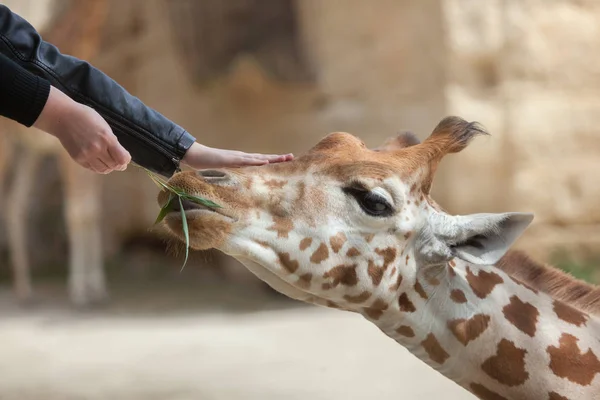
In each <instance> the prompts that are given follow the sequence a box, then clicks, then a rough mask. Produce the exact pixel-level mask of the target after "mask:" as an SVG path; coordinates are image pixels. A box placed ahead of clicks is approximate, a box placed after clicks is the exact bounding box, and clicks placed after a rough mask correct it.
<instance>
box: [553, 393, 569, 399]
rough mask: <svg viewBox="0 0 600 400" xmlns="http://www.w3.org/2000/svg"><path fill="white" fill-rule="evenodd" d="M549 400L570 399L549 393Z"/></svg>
mask: <svg viewBox="0 0 600 400" xmlns="http://www.w3.org/2000/svg"><path fill="white" fill-rule="evenodd" d="M548 400H570V399H569V398H567V397H565V396H561V395H560V394H558V393H556V392H550V393H548Z"/></svg>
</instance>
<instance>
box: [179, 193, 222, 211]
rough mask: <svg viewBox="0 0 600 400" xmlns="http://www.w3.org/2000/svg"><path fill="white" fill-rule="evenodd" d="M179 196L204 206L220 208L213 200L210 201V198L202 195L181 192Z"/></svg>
mask: <svg viewBox="0 0 600 400" xmlns="http://www.w3.org/2000/svg"><path fill="white" fill-rule="evenodd" d="M179 196H180V197H183V198H184V199H187V200H190V201H193V202H194V203H198V204H202V205H203V206H206V207H210V208H221V206H220V205H218V204H217V203H215V202H214V201H210V200H208V199H204V198H202V197H198V196H194V195H192V194H187V193H182V194H180V195H179Z"/></svg>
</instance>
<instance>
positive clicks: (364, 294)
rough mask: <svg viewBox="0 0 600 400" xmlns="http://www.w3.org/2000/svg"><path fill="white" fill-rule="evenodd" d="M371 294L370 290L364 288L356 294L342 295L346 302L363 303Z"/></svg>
mask: <svg viewBox="0 0 600 400" xmlns="http://www.w3.org/2000/svg"><path fill="white" fill-rule="evenodd" d="M371 295H372V293H371V292H369V291H368V290H365V291H364V292H362V293H361V294H358V295H356V296H352V295H349V294H346V295H344V300H346V301H347V302H348V303H354V304H360V303H364V302H365V301H367V300H369V298H370V297H371Z"/></svg>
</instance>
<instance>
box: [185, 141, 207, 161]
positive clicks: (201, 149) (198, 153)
mask: <svg viewBox="0 0 600 400" xmlns="http://www.w3.org/2000/svg"><path fill="white" fill-rule="evenodd" d="M206 149H207V147H206V146H204V145H202V144H200V143H198V142H194V143H192V145H191V146H190V148H189V149H188V150H187V151H186V152H185V154H184V156H183V158H182V159H181V162H182V163H184V164H185V165H187V166H189V167H194V164H196V161H197V160H199V159H201V158H202V155H203V154H204V153H205V152H206Z"/></svg>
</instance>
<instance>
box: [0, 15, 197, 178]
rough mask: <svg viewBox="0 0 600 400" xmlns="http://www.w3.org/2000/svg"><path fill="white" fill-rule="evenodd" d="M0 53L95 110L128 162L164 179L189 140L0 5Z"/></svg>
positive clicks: (93, 68)
mask: <svg viewBox="0 0 600 400" xmlns="http://www.w3.org/2000/svg"><path fill="white" fill-rule="evenodd" d="M0 53H2V54H4V55H5V56H7V57H8V58H10V59H11V60H13V61H14V62H15V63H17V64H18V65H20V66H21V67H23V68H24V69H26V70H28V71H30V72H31V73H32V74H34V75H36V76H39V77H43V78H44V79H46V80H48V81H49V82H50V84H51V85H52V86H54V87H56V88H57V89H60V91H61V92H63V93H64V94H65V95H67V96H68V97H69V98H71V99H73V100H75V101H76V102H77V103H80V104H83V105H87V106H89V107H91V108H92V109H94V110H95V111H97V112H98V113H99V114H100V116H102V118H103V119H104V120H105V121H106V122H107V123H108V125H109V127H110V128H111V130H112V132H113V133H114V134H115V135H116V137H117V139H118V141H119V142H120V143H121V144H122V145H123V147H124V148H126V149H128V150H129V152H130V154H131V157H132V159H133V161H134V162H136V163H137V164H139V165H141V166H144V167H146V168H148V169H149V170H151V171H153V172H156V173H159V174H161V175H165V176H170V175H172V174H173V173H174V172H175V171H176V170H177V169H178V168H179V163H180V161H181V159H182V158H183V157H184V156H185V154H186V152H187V150H188V149H189V148H190V147H191V146H192V144H193V143H194V142H195V138H194V137H192V136H191V135H190V134H189V133H188V132H186V131H185V130H184V129H183V128H181V127H180V126H178V125H176V124H174V123H173V122H171V121H170V120H168V119H167V118H165V117H164V116H162V115H161V114H160V113H158V112H156V111H154V110H152V109H151V108H149V107H147V106H146V105H145V104H143V103H142V102H141V101H140V100H139V99H137V98H136V97H134V96H132V95H131V94H129V93H128V92H127V91H126V90H125V89H124V88H123V87H121V86H120V85H119V84H118V83H116V82H115V81H114V80H112V79H111V78H110V77H108V76H107V75H106V74H104V73H103V72H101V71H99V70H98V69H96V68H95V67H93V66H92V65H90V64H89V63H88V62H86V61H82V60H79V59H77V58H74V57H71V56H69V55H65V54H61V53H60V51H59V50H58V49H57V48H56V47H55V46H53V45H52V44H50V43H47V42H45V41H44V40H43V39H42V38H41V36H40V35H39V33H38V32H37V31H36V30H35V29H34V28H33V27H32V26H31V25H30V24H29V23H28V22H27V21H25V20H24V19H23V18H21V17H19V16H18V15H16V14H14V13H12V12H11V11H10V9H8V7H6V6H4V5H1V4H0Z"/></svg>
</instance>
